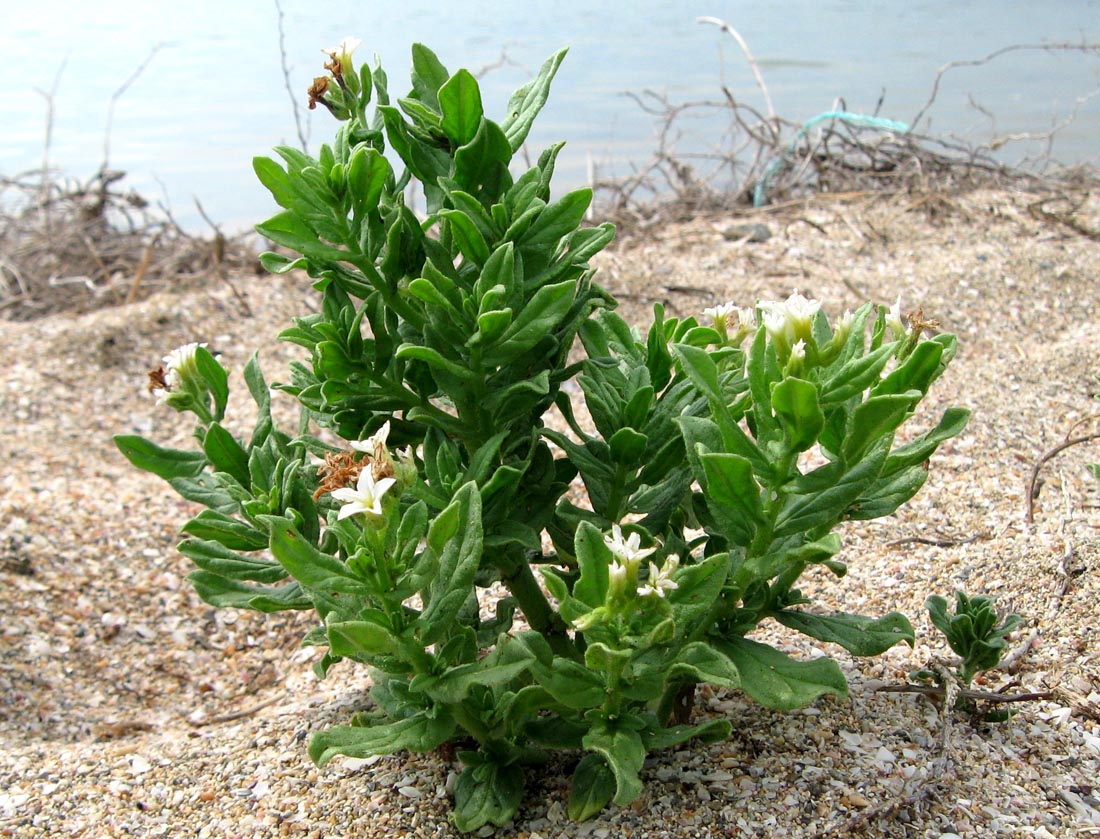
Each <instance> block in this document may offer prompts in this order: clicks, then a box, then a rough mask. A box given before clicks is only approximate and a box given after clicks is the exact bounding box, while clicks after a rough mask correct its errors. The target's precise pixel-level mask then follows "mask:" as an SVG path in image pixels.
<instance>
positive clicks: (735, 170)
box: [591, 18, 1100, 228]
mask: <svg viewBox="0 0 1100 839" xmlns="http://www.w3.org/2000/svg"><path fill="white" fill-rule="evenodd" d="M700 23H707V24H713V25H716V26H718V27H719V28H720V29H721V30H722V31H723V32H724V33H727V34H729V35H730V36H731V37H733V38H734V40H735V41H736V42H737V43H738V45H739V46H740V47H741V49H742V51H743V52H744V55H745V58H746V60H747V61H748V63H749V65H750V67H751V69H752V70H753V73H754V75H755V78H756V80H757V86H758V87H759V88H760V91H761V94H762V96H763V100H764V102H765V106H766V111H767V112H766V113H761V112H760V111H759V110H757V109H756V108H754V107H753V106H751V105H749V104H747V103H745V102H743V101H740V100H738V99H737V98H736V97H735V96H734V94H733V92H732V90H731V89H730V88H729V87H727V86H725V85H723V86H722V88H721V93H722V98H713V99H706V100H695V101H689V102H678V103H677V102H673V101H671V100H669V99H668V98H667V97H666V96H664V95H662V94H658V93H656V92H654V91H646V92H644V93H643V94H641V95H634V94H628V96H630V97H631V98H632V99H633V100H634V101H635V102H636V103H637V104H638V106H639V107H640V108H642V110H643V111H645V112H646V113H648V114H650V115H652V116H653V118H654V120H655V123H656V125H657V137H656V146H657V149H656V151H655V152H654V153H653V155H652V157H651V158H650V160H649V161H648V162H647V163H645V164H644V165H642V166H640V167H637V168H635V170H634V171H633V172H631V173H630V174H629V175H625V176H610V177H600V175H599V173H598V172H596V173H594V174H592V175H591V180H592V186H593V188H594V190H595V192H596V196H597V201H598V203H599V205H600V207H601V209H602V211H603V213H604V214H606V215H610V216H611V217H613V218H614V219H615V220H616V221H618V222H619V223H620V224H621V225H624V226H625V227H627V228H630V227H638V228H644V227H648V226H649V225H652V224H655V223H664V222H668V221H670V220H678V219H682V218H686V217H690V216H692V215H697V214H699V213H715V212H724V211H730V210H735V209H738V208H741V209H744V208H747V207H750V206H763V205H768V204H778V203H782V202H786V201H791V200H798V199H801V198H805V197H807V196H810V195H814V194H818V193H852V192H914V193H921V194H929V193H931V192H949V191H953V190H959V189H969V188H975V187H979V186H983V185H989V184H994V183H996V184H998V185H1005V184H1006V183H1008V184H1011V183H1024V184H1034V183H1035V182H1038V181H1042V182H1043V183H1044V184H1045V185H1049V184H1050V183H1051V182H1052V181H1060V182H1064V183H1067V184H1079V183H1082V182H1088V183H1090V184H1091V183H1093V182H1094V181H1095V179H1096V173H1095V172H1094V171H1092V170H1091V169H1087V168H1082V167H1079V168H1076V169H1059V168H1058V167H1056V166H1055V165H1054V163H1053V161H1052V158H1051V156H1050V145H1051V143H1052V141H1053V139H1054V137H1055V136H1056V134H1057V133H1058V132H1059V131H1060V130H1062V129H1064V128H1065V126H1066V125H1067V124H1068V123H1069V122H1071V121H1072V120H1073V119H1074V117H1075V116H1076V113H1077V109H1079V108H1080V107H1081V106H1082V105H1083V104H1084V103H1085V102H1087V101H1088V100H1089V99H1090V98H1092V97H1093V96H1094V95H1100V91H1094V92H1093V93H1090V94H1088V95H1087V96H1084V97H1080V98H1078V100H1077V107H1076V108H1075V109H1074V111H1073V113H1071V114H1070V115H1069V116H1068V117H1067V118H1066V119H1064V120H1062V121H1061V122H1059V123H1057V124H1055V125H1053V126H1052V127H1051V129H1050V130H1049V131H1047V132H1044V133H1042V134H1041V135H1037V134H1008V135H1001V136H998V137H996V138H994V139H992V140H991V141H989V142H988V143H986V144H984V145H973V144H970V143H966V142H963V141H961V140H956V139H952V138H945V137H933V136H927V135H924V134H922V133H920V131H919V130H916V129H919V127H920V125H921V122H922V120H923V118H924V116H925V115H926V114H927V112H928V110H929V108H930V107H931V106H932V105H933V104H934V102H935V98H936V95H937V92H938V91H939V87H940V83H941V81H942V79H943V76H944V75H945V74H946V73H947V72H949V71H951V70H953V69H955V68H959V67H973V66H978V65H981V64H986V63H989V62H992V61H994V60H996V59H997V58H999V57H1001V56H1003V55H1006V54H1010V53H1013V52H1018V51H1021V50H1047V51H1062V52H1068V51H1075V52H1079V53H1081V54H1084V55H1089V56H1093V55H1096V54H1098V53H1100V44H1086V43H1080V44H1042V45H1027V44H1023V45H1013V46H1011V47H1006V48H1004V49H1001V50H998V51H997V52H995V53H992V54H990V55H988V56H986V57H985V58H982V59H978V60H976V61H958V62H951V63H949V64H947V65H945V66H944V67H942V68H940V70H939V71H938V73H937V75H936V77H935V80H934V82H933V85H932V90H931V93H930V96H929V99H928V101H927V102H926V103H925V104H924V105H923V106H922V107H921V109H920V111H919V113H918V114H917V116H916V118H915V119H914V120H913V121H912V123H910V124H904V123H898V122H894V121H892V120H886V119H883V118H881V117H880V116H879V110H880V109H881V107H882V101H881V100H880V101H879V103H878V104H877V106H876V107H875V109H874V110H873V112H872V113H871V114H854V113H850V112H848V110H847V108H846V106H845V103H844V102H843V100H837V102H835V103H833V107H832V108H830V109H829V110H827V111H825V112H824V113H822V114H820V115H819V116H817V117H815V118H814V119H812V120H810V121H809V122H807V123H805V124H798V123H794V122H791V121H788V120H785V119H782V118H781V117H778V116H776V114H775V111H774V108H773V106H772V102H771V97H770V95H769V94H768V90H767V86H766V84H765V82H764V79H763V76H762V75H761V74H760V71H759V68H758V66H757V64H756V61H755V59H754V58H753V56H752V53H751V52H749V50H748V48H747V45H746V44H745V42H744V39H743V38H741V36H740V35H739V34H738V33H737V32H736V30H734V29H733V28H732V27H731V26H730V25H729V24H728V23H725V22H724V21H721V20H718V19H717V18H700ZM693 123H696V124H702V125H705V126H707V130H708V131H710V136H709V138H708V139H707V141H706V142H704V143H703V144H702V145H703V146H704V147H703V148H702V149H701V150H700V149H699V146H700V143H699V139H698V133H699V132H697V131H693V125H692V124H693ZM716 125H723V126H724V127H723V128H721V129H715V128H714V126H716ZM1017 141H1029V142H1032V143H1034V142H1039V143H1040V144H1043V145H1044V148H1045V150H1046V151H1045V153H1043V154H1041V155H1040V156H1038V157H1037V158H1034V159H1030V160H1027V159H1025V160H1024V161H1021V162H1019V163H1017V164H1015V165H1010V164H1007V163H1005V162H1004V161H1003V159H1002V158H1001V157H999V156H998V152H1000V151H1001V150H1002V149H1003V148H1004V147H1005V146H1006V145H1007V144H1009V143H1013V142H1017ZM688 146H692V147H693V148H692V150H690V151H687V150H685V148H686V147H688Z"/></svg>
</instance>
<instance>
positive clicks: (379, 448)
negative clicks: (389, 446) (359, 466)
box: [351, 420, 390, 457]
mask: <svg viewBox="0 0 1100 839" xmlns="http://www.w3.org/2000/svg"><path fill="white" fill-rule="evenodd" d="M389 436H390V421H389V420H386V421H385V422H384V423H382V427H381V428H379V429H378V430H377V431H375V432H374V434H372V435H371V436H370V437H368V438H367V439H366V440H354V441H352V443H351V447H352V448H353V449H355V450H356V451H357V452H363V453H364V454H369V455H370V456H371V457H379V456H380V453H384V452H385V451H386V439H387V438H388V437H389Z"/></svg>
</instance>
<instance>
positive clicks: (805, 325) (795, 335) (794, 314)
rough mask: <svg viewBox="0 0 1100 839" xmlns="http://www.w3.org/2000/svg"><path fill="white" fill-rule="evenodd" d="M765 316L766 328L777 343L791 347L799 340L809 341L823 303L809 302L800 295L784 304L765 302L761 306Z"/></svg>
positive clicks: (793, 295) (795, 293) (793, 296)
mask: <svg viewBox="0 0 1100 839" xmlns="http://www.w3.org/2000/svg"><path fill="white" fill-rule="evenodd" d="M759 306H760V312H761V314H763V316H764V328H765V329H766V330H768V334H769V335H770V336H771V338H772V340H773V341H775V342H776V343H778V344H780V345H782V346H785V347H789V346H791V344H793V343H794V342H795V341H797V340H798V339H800V338H801V339H802V340H804V341H805V340H809V339H810V338H811V336H812V334H813V319H814V315H816V314H817V313H818V312H819V311H820V310H821V303H820V302H818V301H817V300H809V299H807V298H805V297H803V296H802V295H801V294H799V293H798V290H797V289H795V292H794V294H792V295H791V296H790V297H788V298H787V299H786V300H785V301H784V302H782V303H778V302H775V301H768V300H764V301H761V302H760V304H759Z"/></svg>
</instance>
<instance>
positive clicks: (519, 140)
mask: <svg viewBox="0 0 1100 839" xmlns="http://www.w3.org/2000/svg"><path fill="white" fill-rule="evenodd" d="M566 52H567V51H566V50H560V51H558V52H556V53H554V54H553V55H552V56H550V58H548V59H547V60H546V61H545V62H544V63H543V65H542V67H540V68H539V72H538V75H537V76H535V78H533V79H532V80H531V81H529V82H528V83H527V84H525V85H523V87H521V88H519V89H518V90H517V91H516V92H515V93H513V94H512V98H511V99H509V100H508V115H507V116H506V117H505V118H504V121H503V122H501V124H500V127H501V128H502V129H504V136H506V137H507V138H508V144H509V145H510V146H511V147H512V151H513V152H515V151H518V150H519V147H520V146H522V145H523V141H524V140H526V139H527V133H528V132H529V131H530V130H531V126H532V125H533V124H534V122H535V117H536V116H538V113H539V111H541V110H542V106H543V105H545V104H546V99H547V97H548V96H549V95H550V82H552V81H553V80H554V75H555V74H556V73H557V72H558V67H560V66H561V62H562V60H563V59H564V58H565V53H566Z"/></svg>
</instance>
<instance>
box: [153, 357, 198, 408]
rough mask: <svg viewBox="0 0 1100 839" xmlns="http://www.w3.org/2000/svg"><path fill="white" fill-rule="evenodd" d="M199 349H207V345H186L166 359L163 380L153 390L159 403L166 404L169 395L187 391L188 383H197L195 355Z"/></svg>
mask: <svg viewBox="0 0 1100 839" xmlns="http://www.w3.org/2000/svg"><path fill="white" fill-rule="evenodd" d="M199 347H202V348H203V349H205V348H206V344H197V343H191V344H184V345H183V346H182V347H178V348H176V349H174V350H172V352H170V353H168V355H166V356H165V357H164V373H163V378H162V379H161V380H160V383H159V384H157V385H154V386H153V387H152V388H151V390H152V393H153V396H154V397H155V398H156V400H157V402H159V403H161V404H164V402H165V401H166V400H167V399H168V394H169V393H171V392H172V391H175V390H184V389H187V383H188V382H194V381H197V379H198V376H199V368H198V365H197V364H196V363H195V353H196V351H197V350H198V349H199ZM161 384H163V387H162V386H160V385H161Z"/></svg>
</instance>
